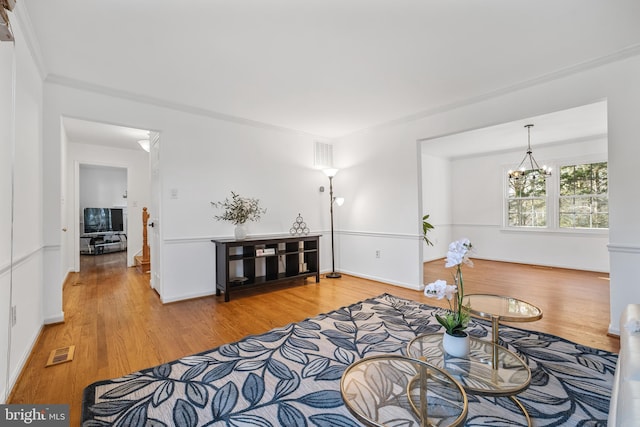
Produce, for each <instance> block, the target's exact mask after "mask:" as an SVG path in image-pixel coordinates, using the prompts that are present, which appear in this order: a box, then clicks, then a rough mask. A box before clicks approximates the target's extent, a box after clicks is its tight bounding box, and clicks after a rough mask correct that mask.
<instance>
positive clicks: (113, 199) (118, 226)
mask: <svg viewBox="0 0 640 427" xmlns="http://www.w3.org/2000/svg"><path fill="white" fill-rule="evenodd" d="M78 172H79V174H78V189H79V191H78V203H79V210H78V212H77V214H78V218H79V227H78V235H79V236H80V240H79V244H78V246H79V251H80V257H81V262H80V271H82V266H83V264H85V265H86V262H87V258H95V259H94V260H93V261H91V263H92V264H96V263H99V262H100V261H102V260H104V259H106V258H109V261H108V262H109V263H111V264H113V263H114V262H117V261H118V260H119V261H120V263H121V264H122V267H123V268H126V267H127V256H126V253H127V250H128V239H127V234H128V227H127V226H128V216H127V197H128V192H127V169H126V168H122V167H112V166H104V165H94V164H84V163H81V164H79V167H78ZM116 252H118V253H123V252H124V256H110V257H105V256H104V255H107V254H111V253H116Z"/></svg>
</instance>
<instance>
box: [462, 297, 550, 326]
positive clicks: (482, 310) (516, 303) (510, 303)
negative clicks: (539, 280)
mask: <svg viewBox="0 0 640 427" xmlns="http://www.w3.org/2000/svg"><path fill="white" fill-rule="evenodd" d="M462 305H464V306H465V307H469V312H470V313H471V314H472V315H474V316H478V317H481V318H483V319H491V318H492V317H494V316H497V317H498V320H501V321H504V322H533V321H535V320H539V319H541V318H542V310H540V309H539V308H538V307H536V306H535V305H533V304H529V303H528V302H526V301H522V300H519V299H517V298H511V297H505V296H500V295H489V294H470V295H465V296H464V298H463V300H462Z"/></svg>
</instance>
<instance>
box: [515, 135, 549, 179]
mask: <svg viewBox="0 0 640 427" xmlns="http://www.w3.org/2000/svg"><path fill="white" fill-rule="evenodd" d="M524 127H526V128H527V134H528V136H527V152H526V153H525V155H524V158H523V159H522V161H521V162H520V164H519V165H518V167H517V168H515V170H509V179H515V180H518V179H523V178H525V177H527V176H531V177H532V178H537V177H539V176H550V175H551V168H550V167H547V166H545V165H543V166H542V167H540V165H538V162H536V159H534V158H533V152H532V151H531V128H532V127H533V125H525V126H524Z"/></svg>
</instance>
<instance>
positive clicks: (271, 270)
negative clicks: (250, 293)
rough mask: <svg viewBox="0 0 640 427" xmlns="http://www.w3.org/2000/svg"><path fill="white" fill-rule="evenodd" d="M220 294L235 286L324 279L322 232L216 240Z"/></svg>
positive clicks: (217, 281) (236, 287)
mask: <svg viewBox="0 0 640 427" xmlns="http://www.w3.org/2000/svg"><path fill="white" fill-rule="evenodd" d="M212 242H213V243H215V245H216V295H220V292H224V300H225V301H226V302H228V301H229V294H230V291H231V290H232V289H234V290H238V289H245V288H248V287H251V286H256V285H263V284H268V283H277V282H283V281H286V280H292V279H298V278H303V279H306V278H307V277H310V276H315V278H316V283H318V282H320V235H319V234H313V235H307V236H290V235H285V236H269V237H255V238H254V237H249V238H247V239H244V240H235V239H214V240H212Z"/></svg>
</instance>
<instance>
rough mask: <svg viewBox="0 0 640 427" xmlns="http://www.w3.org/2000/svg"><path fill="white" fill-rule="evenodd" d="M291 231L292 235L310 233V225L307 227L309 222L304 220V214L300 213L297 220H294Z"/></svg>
mask: <svg viewBox="0 0 640 427" xmlns="http://www.w3.org/2000/svg"><path fill="white" fill-rule="evenodd" d="M289 233H290V234H291V235H292V236H296V235H298V236H299V235H304V236H306V235H307V234H309V227H307V223H306V222H304V219H303V218H302V216H301V215H300V214H298V216H297V217H296V220H295V221H293V224H292V225H291V228H290V229H289Z"/></svg>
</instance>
